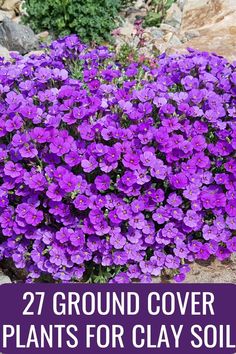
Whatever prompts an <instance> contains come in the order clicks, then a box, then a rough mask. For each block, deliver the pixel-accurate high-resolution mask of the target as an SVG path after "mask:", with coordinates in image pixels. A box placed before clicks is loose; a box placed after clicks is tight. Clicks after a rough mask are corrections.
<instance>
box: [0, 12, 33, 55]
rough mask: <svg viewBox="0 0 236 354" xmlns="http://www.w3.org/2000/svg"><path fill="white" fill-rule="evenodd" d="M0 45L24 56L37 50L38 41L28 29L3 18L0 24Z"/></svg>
mask: <svg viewBox="0 0 236 354" xmlns="http://www.w3.org/2000/svg"><path fill="white" fill-rule="evenodd" d="M0 44H1V45H2V46H3V47H6V48H7V49H8V50H14V51H18V52H19V53H20V54H26V53H28V52H30V51H31V50H34V49H37V48H38V39H37V37H36V36H35V34H34V32H33V31H32V30H31V29H30V28H29V27H27V26H25V25H21V24H18V23H15V22H14V21H11V20H10V19H8V18H5V19H4V20H3V22H2V23H1V24H0Z"/></svg>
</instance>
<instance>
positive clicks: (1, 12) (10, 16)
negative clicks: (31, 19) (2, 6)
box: [0, 10, 15, 22]
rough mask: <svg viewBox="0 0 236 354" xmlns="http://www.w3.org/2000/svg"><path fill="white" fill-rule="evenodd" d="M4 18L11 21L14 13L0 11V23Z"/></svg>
mask: <svg viewBox="0 0 236 354" xmlns="http://www.w3.org/2000/svg"><path fill="white" fill-rule="evenodd" d="M5 17H8V18H10V19H13V17H15V12H14V11H2V10H0V22H2V21H3V20H4V18H5Z"/></svg>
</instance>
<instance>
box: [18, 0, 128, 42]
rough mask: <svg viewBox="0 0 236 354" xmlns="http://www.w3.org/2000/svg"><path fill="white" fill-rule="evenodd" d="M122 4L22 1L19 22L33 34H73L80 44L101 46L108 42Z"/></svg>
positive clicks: (112, 1)
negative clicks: (24, 13)
mask: <svg viewBox="0 0 236 354" xmlns="http://www.w3.org/2000/svg"><path fill="white" fill-rule="evenodd" d="M123 2H124V1H123V0H96V1H94V0H44V1H38V0H26V1H25V7H26V12H27V16H23V22H24V23H26V24H29V25H30V26H31V28H32V29H33V30H34V31H36V32H41V31H45V30H47V31H49V32H51V33H53V34H54V35H55V36H64V35H68V34H71V33H76V34H78V35H79V36H80V38H81V40H82V41H83V42H95V43H103V42H106V41H109V40H110V39H111V36H110V33H111V31H112V30H113V29H114V28H115V19H116V18H117V16H118V11H119V10H120V8H121V6H122V4H123Z"/></svg>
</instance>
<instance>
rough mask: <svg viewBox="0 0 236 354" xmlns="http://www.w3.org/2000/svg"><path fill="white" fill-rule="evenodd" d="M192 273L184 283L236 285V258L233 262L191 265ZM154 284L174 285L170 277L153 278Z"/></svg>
mask: <svg viewBox="0 0 236 354" xmlns="http://www.w3.org/2000/svg"><path fill="white" fill-rule="evenodd" d="M190 267H191V271H190V272H189V273H188V274H187V276H186V279H185V281H184V283H209V284H210V283H223V284H224V283H231V284H236V257H235V258H233V257H231V260H228V261H224V262H220V261H219V260H216V259H213V260H210V261H197V262H195V263H193V264H191V265H190ZM153 282H154V283H160V282H163V283H169V282H171V283H173V282H174V281H173V280H172V279H169V278H168V277H163V278H162V279H160V277H157V278H153Z"/></svg>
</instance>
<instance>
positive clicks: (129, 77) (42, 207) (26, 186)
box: [0, 35, 236, 283]
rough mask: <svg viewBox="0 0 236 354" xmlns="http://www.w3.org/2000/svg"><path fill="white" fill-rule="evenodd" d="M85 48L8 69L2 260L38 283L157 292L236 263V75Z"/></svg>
mask: <svg viewBox="0 0 236 354" xmlns="http://www.w3.org/2000/svg"><path fill="white" fill-rule="evenodd" d="M235 66H236V65H235V64H229V63H228V62H227V61H226V60H225V59H224V58H222V57H218V56H216V55H213V54H209V53H201V52H197V51H193V50H190V52H189V53H188V54H185V55H171V56H166V55H161V56H159V57H158V58H157V59H155V60H149V61H146V62H145V63H143V62H139V63H136V62H131V63H129V64H128V65H127V66H125V65H121V64H120V63H119V62H117V61H116V57H115V56H114V54H112V53H110V52H109V51H108V49H107V48H105V47H97V48H95V49H89V48H88V47H86V46H84V45H83V44H81V42H80V41H79V40H78V38H77V37H76V36H75V35H72V36H69V37H66V38H64V39H61V40H58V41H55V42H53V43H52V44H51V47H50V48H49V49H46V53H45V54H42V55H40V56H36V55H31V56H30V57H21V56H18V55H17V54H14V55H13V61H12V62H11V63H6V62H3V61H2V62H1V65H0V82H1V84H0V92H1V98H0V111H1V118H0V234H1V236H0V240H1V244H0V256H1V259H11V260H13V262H14V264H15V266H16V267H17V268H24V269H26V270H27V272H28V280H27V281H28V282H31V281H35V280H37V279H38V280H43V279H46V278H47V279H48V280H49V281H63V282H68V281H87V282H107V281H110V282H118V283H121V282H130V281H140V282H150V281H151V278H152V276H158V275H160V274H162V273H163V272H165V271H171V272H172V274H173V276H174V278H175V280H176V281H182V280H184V278H185V274H186V272H187V271H189V263H190V262H193V261H194V260H196V259H204V260H206V259H208V258H209V257H211V256H216V257H217V258H218V259H220V260H224V259H226V258H228V257H229V256H230V254H231V253H232V252H235V251H236V237H235V230H236V160H235V147H236V124H235V117H236V107H235V103H236V69H235Z"/></svg>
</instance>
